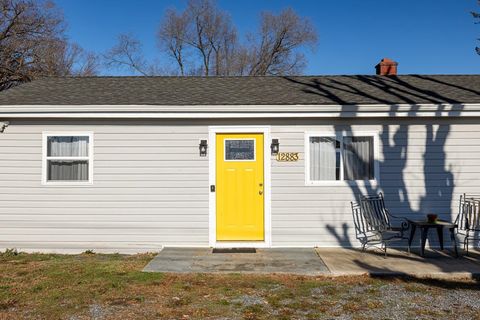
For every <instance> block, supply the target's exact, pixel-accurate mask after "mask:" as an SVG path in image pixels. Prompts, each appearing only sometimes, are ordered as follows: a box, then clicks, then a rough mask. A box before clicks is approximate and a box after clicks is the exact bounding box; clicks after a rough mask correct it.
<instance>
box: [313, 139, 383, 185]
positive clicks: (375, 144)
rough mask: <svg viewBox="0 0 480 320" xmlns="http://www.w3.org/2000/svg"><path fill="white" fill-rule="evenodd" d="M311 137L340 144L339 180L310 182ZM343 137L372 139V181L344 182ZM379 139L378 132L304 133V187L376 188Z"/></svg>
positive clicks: (378, 169) (377, 181)
mask: <svg viewBox="0 0 480 320" xmlns="http://www.w3.org/2000/svg"><path fill="white" fill-rule="evenodd" d="M311 137H328V138H336V139H337V140H339V141H340V142H341V143H340V180H311V179H310V138H311ZM344 137H373V177H374V178H373V179H372V180H344V168H343V157H344V151H343V138H344ZM379 155H380V154H379V138H378V132H374V131H358V132H353V131H352V132H332V131H329V132H325V131H324V132H322V131H311V132H305V185H307V186H348V185H359V186H365V185H372V186H376V185H377V184H378V183H379V182H380V165H379V161H378V159H379Z"/></svg>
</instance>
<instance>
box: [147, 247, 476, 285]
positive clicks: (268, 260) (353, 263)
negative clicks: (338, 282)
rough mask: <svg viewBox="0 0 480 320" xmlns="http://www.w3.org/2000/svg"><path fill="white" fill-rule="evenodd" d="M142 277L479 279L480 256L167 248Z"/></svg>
mask: <svg viewBox="0 0 480 320" xmlns="http://www.w3.org/2000/svg"><path fill="white" fill-rule="evenodd" d="M144 271H146V272H174V273H192V272H193V273H250V274H252V273H258V274H269V273H284V274H297V275H308V276H318V275H325V276H355V275H365V274H368V275H372V276H412V277H419V278H438V279H461V278H462V279H465V278H468V279H471V278H478V277H480V253H479V252H478V251H477V252H476V251H474V252H471V253H470V255H469V256H468V257H467V256H461V257H460V258H455V257H453V256H452V255H451V253H450V252H447V251H443V252H442V251H437V250H427V251H426V255H425V257H420V256H419V255H418V254H416V252H412V253H411V254H408V253H407V252H405V251H401V250H394V249H390V250H389V253H388V257H387V258H385V256H384V255H383V252H381V251H380V250H375V249H370V250H368V251H367V252H365V253H363V252H361V251H360V250H359V249H353V248H315V249H314V248H278V249H257V250H256V252H255V253H212V249H211V248H165V249H163V250H162V251H161V252H160V253H159V254H158V255H157V256H156V257H155V258H154V259H153V260H152V261H151V262H150V263H149V264H148V265H147V266H146V267H145V268H144Z"/></svg>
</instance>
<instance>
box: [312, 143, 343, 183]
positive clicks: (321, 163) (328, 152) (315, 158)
mask: <svg viewBox="0 0 480 320" xmlns="http://www.w3.org/2000/svg"><path fill="white" fill-rule="evenodd" d="M335 147H336V139H335V138H332V137H310V180H312V181H318V180H336V159H337V157H336V150H335Z"/></svg>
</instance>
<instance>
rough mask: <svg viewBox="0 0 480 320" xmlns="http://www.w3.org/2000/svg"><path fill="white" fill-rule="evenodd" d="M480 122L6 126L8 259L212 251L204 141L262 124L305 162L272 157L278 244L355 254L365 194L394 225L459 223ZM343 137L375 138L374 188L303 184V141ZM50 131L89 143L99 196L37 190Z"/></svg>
mask: <svg viewBox="0 0 480 320" xmlns="http://www.w3.org/2000/svg"><path fill="white" fill-rule="evenodd" d="M478 123H480V122H479V121H478V119H461V118H450V119H433V118H424V119H419V118H417V119H342V120H334V119H325V120H319V119H315V120H307V119H303V120H302V119H297V120H272V119H265V120H261V119H257V120H248V119H244V120H239V121H235V120H223V121H222V120H215V121H213V120H212V121H209V120H184V121H183V120H182V121H181V120H170V121H166V120H161V121H160V120H155V121H153V120H149V121H147V120H145V121H140V120H138V121H133V120H131V121H129V120H111V121H109V120H104V121H99V120H98V121H85V120H78V121H75V120H36V121H27V120H22V121H20V120H15V119H10V126H9V127H7V129H6V130H5V133H3V134H0V248H12V247H15V248H19V249H23V250H55V251H66V252H74V251H79V250H85V249H94V250H97V251H101V250H103V251H110V252H116V251H119V252H137V251H157V250H159V248H160V247H161V246H163V245H169V246H208V233H209V230H208V205H209V203H208V196H209V187H208V175H209V173H208V157H200V156H199V154H198V144H199V140H200V139H208V126H209V125H255V124H257V125H270V126H271V137H272V138H278V139H279V141H280V149H281V151H286V152H287V151H291V152H299V153H300V161H298V162H290V163H281V162H277V161H275V160H274V159H273V157H272V158H270V161H271V165H272V170H271V177H272V203H271V206H272V241H273V245H274V246H339V245H341V246H356V245H358V243H357V242H356V241H355V239H354V230H353V224H352V216H351V211H350V204H349V201H351V200H353V198H354V197H355V196H356V195H358V194H360V193H362V194H367V193H373V192H379V191H383V192H384V193H385V197H386V201H387V205H388V206H389V208H390V209H391V211H392V213H393V214H398V215H408V216H411V217H414V216H416V217H420V216H423V215H424V214H426V213H430V212H434V213H438V214H440V215H441V217H443V218H448V219H451V218H454V217H455V214H456V211H457V208H456V206H457V203H458V196H459V195H460V194H461V193H463V192H471V193H480V162H479V161H478V158H479V156H480V124H478ZM430 124H431V125H432V126H433V127H432V130H430ZM336 130H348V131H353V132H355V131H368V132H371V131H377V132H379V144H380V150H379V151H380V152H379V153H380V158H379V159H378V161H379V162H380V183H379V185H378V187H371V188H368V187H364V186H355V185H350V186H347V185H345V186H340V187H338V186H337V187H325V186H306V185H305V168H304V159H305V154H304V151H305V150H304V149H305V148H304V139H305V137H304V135H305V132H306V131H309V132H314V131H320V132H329V131H330V132H334V131H336ZM44 131H91V132H93V134H94V176H93V184H92V185H86V186H45V185H42V184H41V180H42V179H41V168H42V132H44ZM431 132H433V133H431ZM266 143H269V142H268V141H266ZM209 151H210V152H211V151H212V150H211V149H209ZM266 159H269V157H268V156H267V157H266Z"/></svg>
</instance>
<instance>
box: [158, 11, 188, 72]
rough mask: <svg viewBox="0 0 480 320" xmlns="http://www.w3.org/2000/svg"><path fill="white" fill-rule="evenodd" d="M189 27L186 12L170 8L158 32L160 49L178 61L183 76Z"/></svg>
mask: <svg viewBox="0 0 480 320" xmlns="http://www.w3.org/2000/svg"><path fill="white" fill-rule="evenodd" d="M187 28H188V17H187V15H186V14H185V13H181V14H178V13H177V12H176V11H175V10H172V9H168V10H167V11H166V12H165V16H164V18H163V21H162V23H161V24H160V27H159V30H158V33H157V38H158V39H157V41H158V45H159V47H160V49H161V50H164V51H166V52H167V54H168V55H169V56H170V57H172V58H173V59H174V60H175V61H176V62H177V64H178V67H179V69H180V74H181V75H182V76H183V75H185V58H184V53H185V50H186V48H185V47H186V42H185V39H186V38H187Z"/></svg>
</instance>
